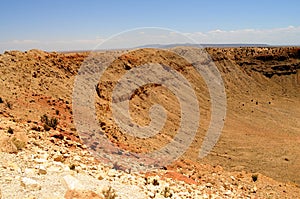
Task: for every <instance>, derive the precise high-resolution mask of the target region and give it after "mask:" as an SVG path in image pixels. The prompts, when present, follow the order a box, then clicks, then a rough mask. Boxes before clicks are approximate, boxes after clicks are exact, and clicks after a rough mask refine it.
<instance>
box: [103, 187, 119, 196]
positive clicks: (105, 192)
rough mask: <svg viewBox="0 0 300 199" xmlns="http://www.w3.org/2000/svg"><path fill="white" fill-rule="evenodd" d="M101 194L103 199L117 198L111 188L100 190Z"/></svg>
mask: <svg viewBox="0 0 300 199" xmlns="http://www.w3.org/2000/svg"><path fill="white" fill-rule="evenodd" d="M102 194H103V196H104V198H105V199H115V198H116V197H117V194H116V191H115V190H114V189H113V188H111V186H109V187H108V189H104V190H102Z"/></svg>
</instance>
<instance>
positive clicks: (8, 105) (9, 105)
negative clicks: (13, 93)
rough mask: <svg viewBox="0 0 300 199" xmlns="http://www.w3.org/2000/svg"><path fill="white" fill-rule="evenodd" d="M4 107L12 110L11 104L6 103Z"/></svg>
mask: <svg viewBox="0 0 300 199" xmlns="http://www.w3.org/2000/svg"><path fill="white" fill-rule="evenodd" d="M5 105H6V107H7V108H9V109H12V103H11V102H8V101H7V102H6V104H5Z"/></svg>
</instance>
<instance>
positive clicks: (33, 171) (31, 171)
mask: <svg viewBox="0 0 300 199" xmlns="http://www.w3.org/2000/svg"><path fill="white" fill-rule="evenodd" d="M24 173H25V174H26V175H34V173H35V169H31V168H25V169H24Z"/></svg>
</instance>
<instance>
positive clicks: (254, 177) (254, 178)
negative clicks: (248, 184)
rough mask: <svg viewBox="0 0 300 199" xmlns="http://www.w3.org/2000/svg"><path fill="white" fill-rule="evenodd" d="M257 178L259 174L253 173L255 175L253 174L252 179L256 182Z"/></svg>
mask: <svg viewBox="0 0 300 199" xmlns="http://www.w3.org/2000/svg"><path fill="white" fill-rule="evenodd" d="M257 179H258V175H257V174H253V175H252V180H253V182H256V181H257Z"/></svg>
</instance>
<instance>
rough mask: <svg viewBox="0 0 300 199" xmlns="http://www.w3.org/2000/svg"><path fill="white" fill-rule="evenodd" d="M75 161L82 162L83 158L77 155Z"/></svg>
mask: <svg viewBox="0 0 300 199" xmlns="http://www.w3.org/2000/svg"><path fill="white" fill-rule="evenodd" d="M73 160H75V161H80V160H81V157H80V156H79V155H76V156H74V157H73Z"/></svg>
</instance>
